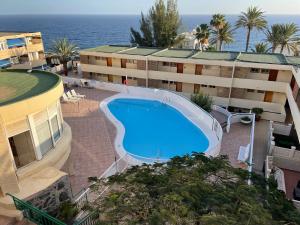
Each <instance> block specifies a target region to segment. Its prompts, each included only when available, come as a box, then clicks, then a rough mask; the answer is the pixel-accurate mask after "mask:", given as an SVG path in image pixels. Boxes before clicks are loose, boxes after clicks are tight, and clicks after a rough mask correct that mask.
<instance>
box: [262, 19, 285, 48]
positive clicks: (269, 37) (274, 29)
mask: <svg viewBox="0 0 300 225" xmlns="http://www.w3.org/2000/svg"><path fill="white" fill-rule="evenodd" d="M265 35H266V41H267V42H269V43H270V44H271V46H272V47H271V49H272V53H274V52H275V50H276V48H277V47H278V46H279V45H280V39H281V28H280V24H274V25H272V26H271V28H269V29H267V30H266V32H265Z"/></svg>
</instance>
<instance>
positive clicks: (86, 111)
mask: <svg viewBox="0 0 300 225" xmlns="http://www.w3.org/2000/svg"><path fill="white" fill-rule="evenodd" d="M76 92H78V93H80V94H85V95H86V98H85V99H83V100H81V101H80V102H79V103H62V111H63V116H64V119H65V121H66V122H67V123H68V124H69V125H70V126H71V128H72V135H73V139H72V151H71V155H70V158H69V160H68V163H67V164H66V166H65V167H64V170H65V171H66V172H68V173H69V174H70V181H71V184H72V190H73V193H74V194H76V193H77V192H79V191H80V190H81V189H82V188H84V187H87V186H88V177H91V176H100V175H101V174H102V173H103V172H104V171H105V170H106V169H107V168H108V167H109V166H110V165H111V164H112V163H113V162H114V160H115V158H117V157H118V156H117V154H116V153H115V150H114V146H113V143H114V138H115V135H116V130H115V127H114V126H113V124H111V122H110V121H109V120H108V119H107V118H106V116H105V115H104V114H103V113H102V111H100V109H99V104H100V102H101V101H102V100H103V99H105V98H107V97H109V96H111V95H114V94H116V93H115V92H110V91H104V90H97V89H87V88H76ZM213 113H214V112H213ZM215 114H217V115H215ZM215 114H214V115H215V116H216V118H217V119H218V120H220V122H224V121H226V118H224V117H222V114H218V113H215ZM260 124H264V121H261V122H259V123H258V128H256V130H258V131H260V129H259V127H260ZM250 129H251V127H250V126H246V125H243V124H240V123H236V124H233V125H232V126H231V130H230V132H229V133H226V132H224V136H223V140H222V149H221V154H226V155H228V157H229V160H230V162H231V163H232V165H233V166H236V167H245V165H243V164H240V163H239V162H238V160H237V157H238V152H239V147H240V146H246V145H247V144H248V143H249V140H250ZM263 130H264V129H262V131H261V132H258V135H255V136H256V139H257V138H259V137H260V136H261V137H264V136H263V135H262V133H263V132H264V131H263ZM258 140H259V139H258ZM255 145H256V144H255ZM262 146H263V145H262V144H261V142H259V141H258V144H257V147H258V148H259V149H258V150H257V149H255V150H254V151H258V152H264V151H263V150H261V149H262V148H263V147H262ZM255 154H256V152H255ZM264 159H265V157H263V156H259V157H258V158H257V157H255V158H254V162H255V161H260V162H263V160H264ZM259 165H260V167H261V169H262V164H261V163H259ZM255 166H256V165H255Z"/></svg>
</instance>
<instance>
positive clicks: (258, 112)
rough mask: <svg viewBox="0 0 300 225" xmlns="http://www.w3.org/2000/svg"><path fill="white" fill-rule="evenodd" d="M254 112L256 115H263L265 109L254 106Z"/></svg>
mask: <svg viewBox="0 0 300 225" xmlns="http://www.w3.org/2000/svg"><path fill="white" fill-rule="evenodd" d="M252 112H253V113H254V114H255V115H261V114H262V113H263V112H264V110H263V109H262V108H253V109H252Z"/></svg>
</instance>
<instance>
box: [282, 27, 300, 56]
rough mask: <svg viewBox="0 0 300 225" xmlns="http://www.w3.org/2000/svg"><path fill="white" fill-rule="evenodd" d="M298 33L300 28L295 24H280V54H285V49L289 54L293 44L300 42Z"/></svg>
mask: <svg viewBox="0 0 300 225" xmlns="http://www.w3.org/2000/svg"><path fill="white" fill-rule="evenodd" d="M298 31H299V28H298V26H297V25H296V24H295V23H287V24H280V34H281V38H280V42H279V45H280V46H281V48H280V53H282V52H283V49H284V48H286V49H287V50H288V52H290V51H291V47H292V43H294V42H296V41H299V35H298Z"/></svg>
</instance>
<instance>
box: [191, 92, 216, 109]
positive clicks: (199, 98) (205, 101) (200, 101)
mask: <svg viewBox="0 0 300 225" xmlns="http://www.w3.org/2000/svg"><path fill="white" fill-rule="evenodd" d="M191 101H192V102H194V103H195V104H196V105H198V106H199V107H201V108H202V109H204V110H205V111H207V112H211V108H212V105H213V99H212V97H210V96H209V95H205V94H203V93H197V94H194V95H192V96H191Z"/></svg>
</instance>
